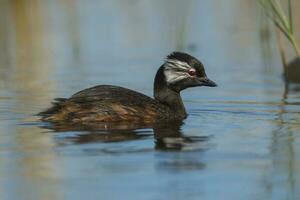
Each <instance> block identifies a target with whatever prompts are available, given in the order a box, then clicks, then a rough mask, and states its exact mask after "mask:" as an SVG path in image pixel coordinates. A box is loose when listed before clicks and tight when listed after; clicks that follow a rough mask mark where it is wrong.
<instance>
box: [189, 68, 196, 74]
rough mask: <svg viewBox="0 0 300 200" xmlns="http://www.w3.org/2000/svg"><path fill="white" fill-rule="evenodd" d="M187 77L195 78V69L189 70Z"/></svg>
mask: <svg viewBox="0 0 300 200" xmlns="http://www.w3.org/2000/svg"><path fill="white" fill-rule="evenodd" d="M188 73H189V75H190V76H196V70H195V69H189V72H188Z"/></svg>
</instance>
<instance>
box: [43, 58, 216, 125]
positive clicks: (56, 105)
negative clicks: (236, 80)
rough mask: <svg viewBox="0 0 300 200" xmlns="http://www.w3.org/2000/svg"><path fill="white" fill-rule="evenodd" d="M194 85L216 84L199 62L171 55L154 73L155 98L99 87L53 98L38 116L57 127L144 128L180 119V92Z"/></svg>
mask: <svg viewBox="0 0 300 200" xmlns="http://www.w3.org/2000/svg"><path fill="white" fill-rule="evenodd" d="M195 86H210V87H215V86H216V84H215V83H214V82H213V81H211V80H209V79H208V78H207V77H206V74H205V70H204V67H203V65H202V63H201V62H200V61H199V60H197V59H196V58H194V57H192V56H190V55H188V54H185V53H180V52H174V53H172V54H170V55H169V56H168V57H167V59H166V61H165V63H164V64H163V65H162V66H161V67H160V68H159V70H158V71H157V74H156V76H155V81H154V97H155V98H154V99H153V98H150V97H148V96H146V95H144V94H141V93H138V92H135V91H133V90H130V89H126V88H123V87H118V86H111V85H99V86H95V87H92V88H88V89H85V90H82V91H80V92H78V93H76V94H74V95H72V96H71V97H70V98H68V99H64V98H58V99H56V100H55V102H53V106H52V107H51V108H49V109H47V110H45V111H43V112H41V113H40V115H41V116H42V120H43V121H49V122H53V123H59V124H63V123H71V124H91V123H95V122H110V123H116V122H122V123H124V122H125V123H126V122H128V123H140V124H143V125H145V126H147V125H149V124H153V123H155V122H157V121H161V120H182V119H184V118H186V116H187V114H186V111H185V108H184V105H183V102H182V99H181V97H180V91H182V90H184V89H186V88H189V87H195ZM105 126H106V125H105Z"/></svg>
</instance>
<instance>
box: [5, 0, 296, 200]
mask: <svg viewBox="0 0 300 200" xmlns="http://www.w3.org/2000/svg"><path fill="white" fill-rule="evenodd" d="M293 9H294V10H298V9H300V2H299V1H293ZM293 18H294V24H295V37H296V38H298V41H299V39H300V26H298V21H299V20H300V13H299V12H293ZM284 42H285V47H286V54H287V58H288V60H292V59H293V58H294V57H295V55H294V52H293V50H292V49H291V47H290V44H289V43H288V42H287V41H285V39H284ZM175 50H177V51H184V52H187V53H190V54H191V55H193V56H195V57H197V58H198V59H199V60H201V61H202V62H203V64H204V65H205V68H206V72H207V74H208V77H210V78H211V79H212V80H214V81H215V82H217V83H218V85H219V87H218V88H213V89H212V88H197V89H196V88H195V89H190V90H187V91H184V92H183V94H182V96H183V99H184V101H185V105H186V107H187V110H188V113H190V116H189V118H188V119H187V120H186V121H185V122H184V124H183V125H182V126H181V127H180V130H179V134H180V135H182V136H184V137H185V138H188V139H189V140H184V141H181V140H180V141H179V140H176V141H172V142H175V143H176V144H177V143H180V144H177V147H178V145H179V148H175V149H174V148H172V150H171V151H170V149H168V148H167V147H165V146H164V147H163V148H161V146H160V145H158V143H157V142H155V138H154V137H153V130H152V129H143V130H134V131H133V132H132V133H130V134H131V136H132V134H133V137H130V139H128V138H126V139H122V140H120V141H104V140H103V138H102V137H101V135H103V134H107V133H98V132H96V133H94V132H93V133H91V132H87V131H81V132H80V131H78V132H75V131H73V132H72V131H69V132H55V131H51V130H47V129H44V128H42V127H43V126H44V124H43V123H42V122H39V120H38V117H36V116H35V114H36V113H38V112H40V111H41V110H43V109H45V108H47V107H49V106H50V102H51V101H52V99H53V98H56V97H68V96H70V95H71V94H73V93H75V92H76V91H79V90H81V89H84V88H87V87H90V86H93V85H98V84H113V85H120V86H123V87H128V88H131V89H134V90H137V91H140V92H142V93H145V94H147V95H149V96H152V86H153V79H154V75H155V73H156V70H157V69H158V67H159V66H160V65H161V64H162V63H163V61H164V58H165V57H166V56H167V55H168V54H169V53H171V52H172V51H175ZM282 72H283V68H282V62H281V58H280V54H279V50H278V47H277V40H276V34H275V27H274V24H273V23H272V21H271V20H270V19H269V18H268V17H266V15H265V13H264V11H263V10H262V7H261V5H260V4H259V3H257V2H256V1H253V0H243V1H241V0H226V1H221V0H186V1H182V0H164V1H161V0H151V1H146V0H89V1H84V0H0V199H31V200H32V199H82V198H88V199H89V198H93V199H94V198H100V199H121V198H123V199H199V198H201V199H243V200H245V199H251V200H253V199H278V200H279V199H280V200H281V199H299V198H300V192H299V188H300V167H299V166H300V165H299V164H300V147H299V142H300V138H299V133H300V121H299V120H300V94H299V92H298V91H299V86H298V85H297V84H294V85H292V88H289V89H287V88H286V87H285V84H284V80H283V78H282ZM181 138H182V137H181ZM195 138H196V139H195ZM177 139H178V138H177Z"/></svg>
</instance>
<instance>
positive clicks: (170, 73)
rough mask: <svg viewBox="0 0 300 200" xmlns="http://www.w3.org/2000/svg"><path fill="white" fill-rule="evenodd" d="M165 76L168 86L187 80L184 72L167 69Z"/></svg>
mask: <svg viewBox="0 0 300 200" xmlns="http://www.w3.org/2000/svg"><path fill="white" fill-rule="evenodd" d="M164 74H165V77H166V81H167V83H168V84H171V83H175V82H177V81H180V80H182V79H185V78H187V74H186V73H185V72H183V71H174V70H170V69H165V71H164Z"/></svg>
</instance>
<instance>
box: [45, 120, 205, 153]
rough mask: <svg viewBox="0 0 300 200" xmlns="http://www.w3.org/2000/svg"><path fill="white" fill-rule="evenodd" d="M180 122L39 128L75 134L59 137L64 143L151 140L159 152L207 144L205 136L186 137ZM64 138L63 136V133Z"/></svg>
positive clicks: (191, 148) (51, 125) (56, 125)
mask: <svg viewBox="0 0 300 200" xmlns="http://www.w3.org/2000/svg"><path fill="white" fill-rule="evenodd" d="M183 124H184V123H183V122H182V121H160V122H158V123H155V124H151V125H149V124H148V125H147V124H134V123H130V124H128V123H127V124H125V123H95V124H80V125H78V124H43V125H42V128H46V129H51V130H53V131H54V132H70V131H72V132H74V131H76V132H75V134H72V135H70V134H67V136H65V137H62V138H63V140H64V141H67V142H71V143H76V144H86V143H95V142H102V143H113V142H123V141H133V140H142V139H147V138H151V137H154V144H155V145H154V149H155V150H159V151H182V150H195V145H198V147H199V143H201V142H205V141H207V140H209V137H208V136H185V135H184V134H183V132H182V130H181V127H182V125H183ZM62 134H63V133H62Z"/></svg>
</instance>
